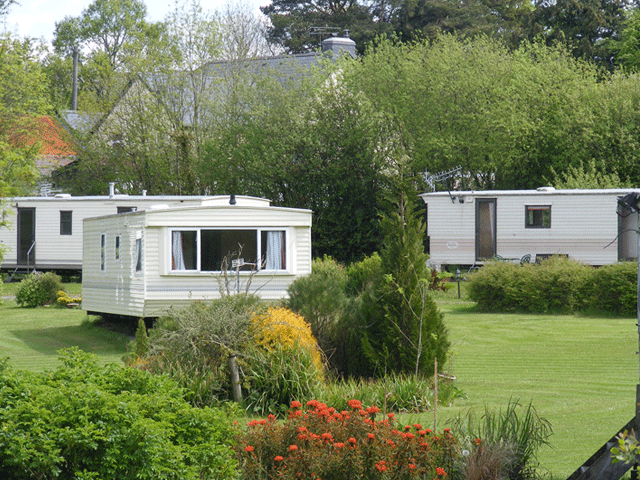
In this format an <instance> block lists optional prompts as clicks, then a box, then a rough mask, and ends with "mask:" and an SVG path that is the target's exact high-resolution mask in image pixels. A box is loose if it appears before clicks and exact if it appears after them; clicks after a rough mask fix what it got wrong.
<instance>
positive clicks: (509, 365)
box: [0, 284, 639, 479]
mask: <svg viewBox="0 0 640 480" xmlns="http://www.w3.org/2000/svg"><path fill="white" fill-rule="evenodd" d="M454 286H455V284H454ZM11 288H12V287H11V286H8V288H7V285H5V288H4V290H3V295H8V294H10V292H11ZM73 288H75V287H72V288H71V289H69V290H70V291H69V293H75V291H74V290H73ZM77 293H79V291H78V292H77ZM435 296H436V300H437V302H438V304H439V306H440V308H441V309H442V310H443V311H444V312H445V320H446V323H447V326H448V328H449V330H450V339H451V342H452V357H451V361H450V362H449V364H448V365H447V366H446V367H445V369H446V371H447V372H448V373H450V374H452V375H455V377H456V379H457V380H456V385H457V387H458V388H459V389H460V390H462V391H464V392H465V393H466V395H467V399H464V400H463V399H458V400H456V401H455V402H454V404H453V405H452V406H449V407H439V408H438V411H437V414H438V428H439V429H441V428H443V427H444V426H446V425H447V424H448V423H450V420H451V419H453V418H455V417H456V416H459V415H463V414H464V413H465V412H466V411H468V410H469V409H473V410H474V411H475V412H476V413H478V414H482V412H484V409H485V406H488V407H489V408H490V409H492V410H498V409H505V408H506V407H507V405H508V403H509V401H510V399H519V400H520V402H521V403H522V404H523V406H526V405H528V404H529V403H530V402H531V403H532V404H533V406H534V407H535V408H536V410H537V411H538V413H539V414H540V416H542V417H544V418H546V419H547V420H549V421H550V422H551V425H552V427H553V432H554V433H553V435H552V436H551V438H550V442H551V447H542V449H541V450H540V452H539V460H540V461H541V466H540V467H541V470H542V471H543V472H544V473H547V474H548V475H549V476H550V477H551V478H554V479H563V478H567V477H568V476H569V475H570V474H571V473H572V472H573V471H574V470H575V469H577V468H578V467H579V466H580V465H582V463H583V462H584V461H585V460H587V459H588V458H589V457H590V456H591V455H592V454H593V453H594V452H595V451H596V450H597V449H598V448H599V447H600V446H601V445H602V444H603V443H604V442H605V441H606V440H608V439H609V438H610V437H611V436H613V435H614V434H616V433H617V431H618V429H619V428H621V427H622V426H624V425H625V424H626V423H627V422H628V421H629V420H630V419H631V418H632V416H633V415H634V413H635V400H636V399H635V389H636V384H637V383H638V372H639V366H638V365H639V364H638V356H637V355H636V351H637V350H638V332H637V327H636V321H635V319H632V318H607V317H601V316H599V317H595V316H591V317H579V316H558V315H518V314H486V313H478V312H477V311H476V310H475V309H474V305H473V304H472V303H471V302H468V301H466V300H465V299H464V297H465V295H464V284H463V288H462V297H463V298H462V300H458V299H457V288H453V289H450V290H449V291H448V292H446V293H436V294H435ZM127 342H128V337H127V336H126V335H124V334H122V333H118V332H114V331H110V330H108V329H105V328H102V327H99V326H98V325H96V324H95V322H94V320H93V319H92V318H91V317H89V318H88V317H86V315H85V313H84V312H82V311H80V310H69V309H59V308H38V309H24V308H18V307H16V305H15V303H14V302H12V301H5V302H4V304H3V305H2V306H0V351H1V352H2V354H1V356H9V357H11V363H12V364H13V365H15V366H16V367H18V368H25V369H29V370H42V369H46V368H49V367H52V364H53V362H55V361H56V359H57V354H56V351H57V350H58V349H60V348H64V347H70V346H78V347H80V348H82V349H83V350H86V351H89V352H94V353H96V354H98V355H99V357H100V359H101V362H104V363H108V362H116V363H120V362H121V357H122V355H123V354H124V353H125V347H126V343H127ZM402 418H403V421H406V422H407V423H412V422H414V421H419V422H420V423H422V424H424V425H433V422H434V414H433V412H428V413H425V414H421V415H415V414H413V415H403V416H402Z"/></svg>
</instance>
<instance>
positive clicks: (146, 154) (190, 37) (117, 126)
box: [65, 1, 221, 194]
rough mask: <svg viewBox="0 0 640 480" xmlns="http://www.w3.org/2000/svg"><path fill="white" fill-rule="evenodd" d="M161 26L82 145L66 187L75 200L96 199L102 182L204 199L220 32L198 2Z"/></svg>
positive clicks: (134, 60)
mask: <svg viewBox="0 0 640 480" xmlns="http://www.w3.org/2000/svg"><path fill="white" fill-rule="evenodd" d="M163 25H164V27H163V28H160V29H158V36H157V37H154V38H152V37H147V41H148V43H147V45H146V48H144V49H141V50H139V51H137V52H136V55H134V56H131V57H128V58H127V62H128V63H127V65H128V68H130V74H131V78H130V81H129V82H128V84H127V86H126V89H125V90H124V93H123V94H121V95H120V96H119V100H118V103H117V105H116V106H115V108H113V109H111V110H110V112H109V115H108V116H106V117H104V118H103V120H102V121H101V123H100V124H99V125H98V127H97V128H96V129H95V133H93V134H92V135H91V136H90V137H89V138H87V140H86V142H83V144H84V145H85V149H84V150H83V152H82V153H81V157H80V162H79V165H78V166H77V167H76V170H75V171H74V172H73V173H72V174H71V175H70V176H69V179H67V180H66V181H65V185H67V186H69V187H72V191H73V192H74V193H84V194H87V193H96V191H101V189H102V188H104V187H103V185H104V182H105V181H118V182H119V183H120V184H121V185H123V189H125V190H130V191H136V192H139V191H141V190H147V191H148V192H149V193H150V194H197V193H201V192H202V185H201V182H200V181H199V179H198V177H197V175H196V167H197V158H198V155H199V154H198V151H199V149H200V147H201V145H202V144H203V143H204V141H205V139H206V138H207V137H208V136H210V135H211V132H212V130H213V126H212V125H213V122H214V119H215V112H214V111H213V109H214V102H215V101H217V94H219V93H220V91H221V90H220V85H219V82H218V80H217V78H216V77H215V75H214V73H212V72H211V71H210V69H209V68H210V65H211V64H212V62H214V61H215V60H217V58H218V54H219V51H220V31H219V28H218V23H217V21H216V20H215V19H214V17H213V15H212V14H211V13H209V12H205V11H204V10H203V9H202V8H201V7H200V5H199V4H198V3H197V2H196V1H192V2H185V3H181V4H176V8H175V10H174V11H172V12H171V13H170V14H169V15H168V16H167V18H166V19H165V21H164V24H163ZM94 65H96V64H94ZM101 185H102V186H101Z"/></svg>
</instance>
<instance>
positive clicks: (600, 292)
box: [468, 257, 637, 316]
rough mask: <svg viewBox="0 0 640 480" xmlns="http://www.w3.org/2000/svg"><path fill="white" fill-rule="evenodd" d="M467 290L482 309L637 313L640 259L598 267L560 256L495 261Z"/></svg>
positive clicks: (471, 280)
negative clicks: (532, 260) (529, 260)
mask: <svg viewBox="0 0 640 480" xmlns="http://www.w3.org/2000/svg"><path fill="white" fill-rule="evenodd" d="M468 291H469V297H470V298H471V300H473V301H475V302H476V303H477V304H478V307H479V308H480V309H481V310H483V311H493V312H497V311H501V312H505V311H506V312H527V313H576V312H584V311H599V312H607V313H608V314H613V315H620V316H635V315H636V305H637V263H636V262H622V263H616V264H613V265H605V266H602V267H597V268H596V267H591V266H589V265H584V264H581V263H579V262H577V261H575V260H571V259H564V258H555V257H554V258H550V259H549V260H546V261H544V262H542V263H541V264H540V265H536V264H525V265H517V264H513V263H508V262H497V261H496V262H490V263H488V264H486V265H485V266H484V267H482V268H481V269H479V270H478V271H477V272H475V273H474V274H473V275H471V276H470V277H469V289H468Z"/></svg>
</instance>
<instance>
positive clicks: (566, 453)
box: [420, 299, 639, 478]
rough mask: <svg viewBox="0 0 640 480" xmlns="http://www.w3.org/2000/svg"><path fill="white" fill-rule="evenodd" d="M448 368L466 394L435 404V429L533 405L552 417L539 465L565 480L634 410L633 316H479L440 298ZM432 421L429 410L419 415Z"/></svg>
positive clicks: (635, 337)
mask: <svg viewBox="0 0 640 480" xmlns="http://www.w3.org/2000/svg"><path fill="white" fill-rule="evenodd" d="M439 303H440V307H441V309H442V310H443V311H444V312H445V318H446V322H447V325H448V327H449V329H450V337H451V341H452V345H453V348H452V353H453V356H452V360H451V364H450V365H449V369H448V370H449V372H450V373H451V374H453V375H455V376H456V378H457V386H458V387H459V388H460V389H461V390H463V391H464V392H465V393H466V394H467V396H468V399H466V400H457V401H456V402H455V404H454V405H453V406H451V407H448V408H440V409H439V411H438V414H439V420H438V423H439V426H441V427H442V426H444V424H445V422H446V419H447V418H452V417H455V416H456V415H459V414H460V412H463V411H465V410H468V409H473V410H474V411H475V412H478V413H481V412H483V411H484V406H485V405H489V406H490V407H491V408H492V409H499V408H504V407H505V406H506V405H507V403H508V402H509V399H510V398H515V399H519V400H520V402H521V403H523V404H528V403H529V402H532V403H533V405H534V407H535V408H536V409H537V411H538V413H539V414H540V415H541V416H542V417H545V418H546V419H547V420H549V421H550V422H551V424H552V427H553V430H554V433H553V435H552V437H551V439H550V441H551V448H548V447H543V448H542V449H541V451H540V452H539V460H540V461H541V467H542V468H543V469H544V470H546V471H548V472H549V473H551V475H552V477H553V478H566V477H568V476H569V475H570V474H571V473H572V472H573V471H574V470H576V469H577V468H578V467H579V466H580V465H582V463H583V462H584V461H586V460H587V459H588V458H589V457H590V456H591V455H592V454H593V453H595V451H596V450H597V449H598V448H599V447H600V446H602V444H604V442H605V441H607V440H608V439H609V438H610V437H611V436H613V435H615V434H616V433H617V432H618V429H620V428H621V427H623V426H624V425H625V424H626V423H627V422H628V421H629V420H630V419H631V418H632V417H633V416H634V414H635V400H636V384H637V383H638V371H639V367H638V356H637V355H636V352H637V350H638V330H637V327H636V320H635V319H632V318H623V319H621V318H595V317H578V316H552V315H517V314H499V315H498V314H480V313H477V312H475V311H474V310H473V306H472V305H471V304H469V303H466V302H458V301H457V299H456V301H450V300H444V301H442V300H441V301H440V302H439ZM420 419H421V421H422V422H423V423H425V424H433V414H429V415H425V416H421V417H420Z"/></svg>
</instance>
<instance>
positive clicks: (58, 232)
mask: <svg viewBox="0 0 640 480" xmlns="http://www.w3.org/2000/svg"><path fill="white" fill-rule="evenodd" d="M203 198H206V197H203V196H179V195H174V196H168V195H167V196H164V195H162V196H151V195H121V194H116V193H114V189H113V186H112V187H111V193H110V194H109V195H99V196H81V197H73V196H71V195H69V194H58V195H55V196H48V197H44V196H42V197H15V198H9V199H6V203H7V206H9V207H10V210H11V211H12V213H13V214H10V216H9V218H8V220H9V222H10V225H9V227H7V228H0V246H2V247H6V248H5V254H4V258H3V259H2V264H1V265H0V268H1V269H3V270H9V271H14V270H16V269H18V270H20V271H33V270H34V269H35V270H59V271H60V270H65V271H77V272H80V270H81V269H82V221H83V220H84V219H85V218H87V217H96V216H100V215H110V214H115V213H123V212H128V211H132V210H144V209H146V208H149V207H150V206H151V205H155V204H159V203H163V204H168V205H199V204H200V203H201V202H202V200H203Z"/></svg>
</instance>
